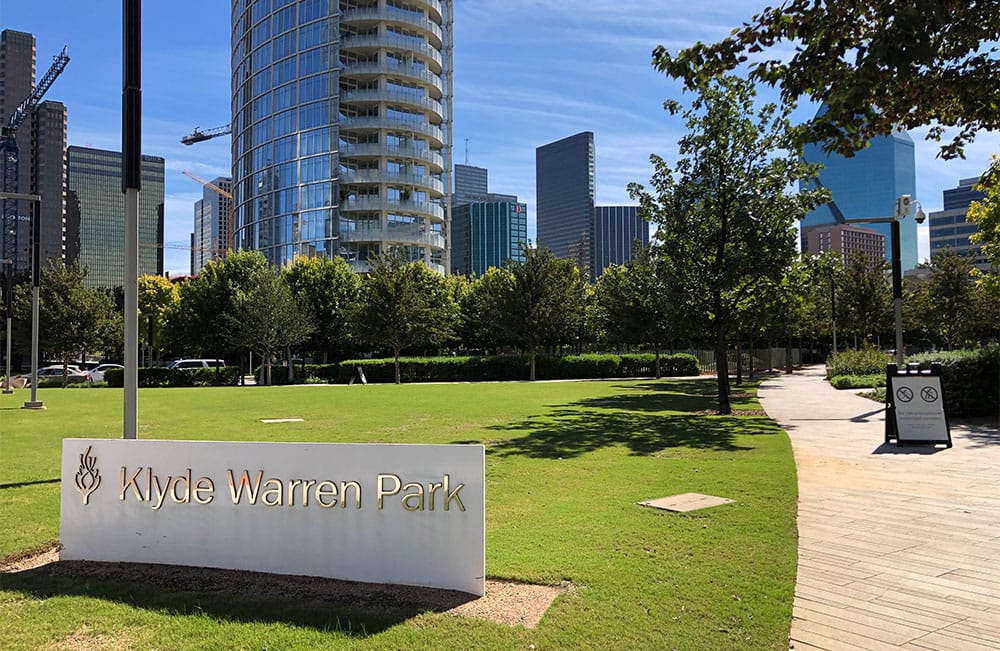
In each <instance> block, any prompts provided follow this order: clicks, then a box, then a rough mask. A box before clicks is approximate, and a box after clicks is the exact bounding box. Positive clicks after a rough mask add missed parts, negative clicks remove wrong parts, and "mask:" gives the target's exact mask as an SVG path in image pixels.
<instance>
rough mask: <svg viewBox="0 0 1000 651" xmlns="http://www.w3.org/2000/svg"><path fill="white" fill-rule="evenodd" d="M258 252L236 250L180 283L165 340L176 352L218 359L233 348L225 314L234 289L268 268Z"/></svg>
mask: <svg viewBox="0 0 1000 651" xmlns="http://www.w3.org/2000/svg"><path fill="white" fill-rule="evenodd" d="M267 266H268V265H267V259H266V258H265V257H264V255H263V254H262V253H260V252H259V251H235V252H232V253H230V254H229V255H227V256H226V257H225V258H222V259H218V260H210V261H209V262H208V263H207V264H206V265H205V266H204V267H202V269H201V271H200V272H199V273H198V276H197V277H195V278H192V279H191V280H188V281H186V282H184V283H181V285H180V287H179V288H178V290H179V300H178V301H177V303H176V304H175V306H174V307H173V309H171V310H170V311H169V312H168V314H167V339H168V340H169V341H170V343H171V346H172V347H173V348H174V349H175V350H177V351H183V352H185V353H189V354H195V355H202V356H206V357H215V358H219V359H221V358H222V357H224V356H225V353H227V352H229V351H230V350H232V348H231V345H230V340H229V337H228V336H227V335H226V325H227V321H226V316H225V315H227V314H232V312H233V305H234V300H235V298H236V295H237V292H239V291H241V290H242V291H246V290H247V289H249V288H250V287H252V286H253V283H254V282H255V278H256V276H258V275H259V274H261V273H263V272H264V271H265V270H266V269H267Z"/></svg>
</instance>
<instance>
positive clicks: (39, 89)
mask: <svg viewBox="0 0 1000 651" xmlns="http://www.w3.org/2000/svg"><path fill="white" fill-rule="evenodd" d="M67 63H69V55H68V54H67V53H66V47H63V49H62V52H60V53H59V54H57V55H56V56H54V57H53V61H52V65H51V66H50V67H49V69H48V72H46V73H45V75H44V76H43V77H42V78H41V80H40V81H39V82H38V84H37V85H36V86H35V87H34V88H33V89H32V91H31V93H30V94H29V95H28V96H27V97H25V98H24V100H22V101H21V103H20V104H18V106H17V108H16V109H14V112H13V113H12V114H11V115H10V117H9V118H7V122H6V123H5V124H4V125H3V127H2V129H0V153H2V156H3V191H4V192H11V193H17V192H18V170H17V167H18V160H19V152H18V147H17V140H16V139H15V136H16V135H17V129H18V127H20V126H21V125H22V124H23V123H24V121H25V120H27V119H28V117H29V116H30V115H31V114H32V113H34V111H35V109H36V108H37V107H38V104H39V102H41V101H42V97H43V96H44V95H45V93H46V92H48V90H49V88H51V87H52V84H53V83H54V82H55V80H56V77H58V76H59V75H60V74H61V73H62V71H63V70H65V69H66V64H67ZM0 117H2V116H0ZM17 230H18V229H17V202H16V201H14V200H11V199H4V200H3V258H5V259H7V260H11V263H10V264H11V269H13V266H14V264H15V263H16V261H17Z"/></svg>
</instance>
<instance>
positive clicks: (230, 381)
mask: <svg viewBox="0 0 1000 651" xmlns="http://www.w3.org/2000/svg"><path fill="white" fill-rule="evenodd" d="M216 371H218V372H216ZM239 379H240V369H239V367H238V366H226V367H223V368H220V369H214V368H199V369H185V370H180V369H167V368H156V367H150V368H140V369H139V377H138V380H137V383H138V385H139V386H140V387H209V386H236V384H237V382H238V381H239ZM104 380H105V382H107V383H108V386H109V387H118V388H121V387H123V386H125V371H124V370H123V369H117V368H116V369H109V370H107V371H105V372H104Z"/></svg>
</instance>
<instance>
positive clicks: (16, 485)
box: [0, 477, 62, 490]
mask: <svg viewBox="0 0 1000 651" xmlns="http://www.w3.org/2000/svg"><path fill="white" fill-rule="evenodd" d="M60 481H62V480H61V479H59V478H58V477H56V478H55V479H37V480H35V481H18V482H13V483H10V484H0V490H3V489H5V488H23V487H24V486H37V485H39V484H58V483H59V482H60Z"/></svg>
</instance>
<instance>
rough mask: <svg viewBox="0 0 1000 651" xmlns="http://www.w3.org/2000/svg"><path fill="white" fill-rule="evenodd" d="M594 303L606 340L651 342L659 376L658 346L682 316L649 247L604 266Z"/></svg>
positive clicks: (676, 329) (675, 330)
mask: <svg viewBox="0 0 1000 651" xmlns="http://www.w3.org/2000/svg"><path fill="white" fill-rule="evenodd" d="M594 299H595V305H596V309H597V319H598V321H599V323H600V330H601V332H602V334H603V337H604V339H605V340H606V341H608V342H610V343H613V344H619V345H626V346H645V345H649V346H653V347H654V348H655V350H656V377H660V350H661V349H662V347H663V346H665V345H668V344H669V343H670V341H671V340H672V339H674V338H675V337H676V336H677V335H678V332H679V324H680V323H681V319H680V318H678V317H679V315H678V314H677V312H676V309H675V305H676V304H677V303H678V302H679V301H678V300H676V297H673V296H671V287H670V285H669V284H668V283H666V282H664V278H663V275H662V273H657V269H656V262H655V260H654V259H653V258H652V257H651V256H650V251H649V248H645V249H643V250H641V251H639V252H638V255H636V256H635V257H634V258H633V259H632V260H629V261H628V262H626V263H625V264H623V265H613V266H611V267H608V268H607V269H605V270H604V273H603V274H601V277H600V278H599V279H598V281H597V286H596V290H595V296H594Z"/></svg>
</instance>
